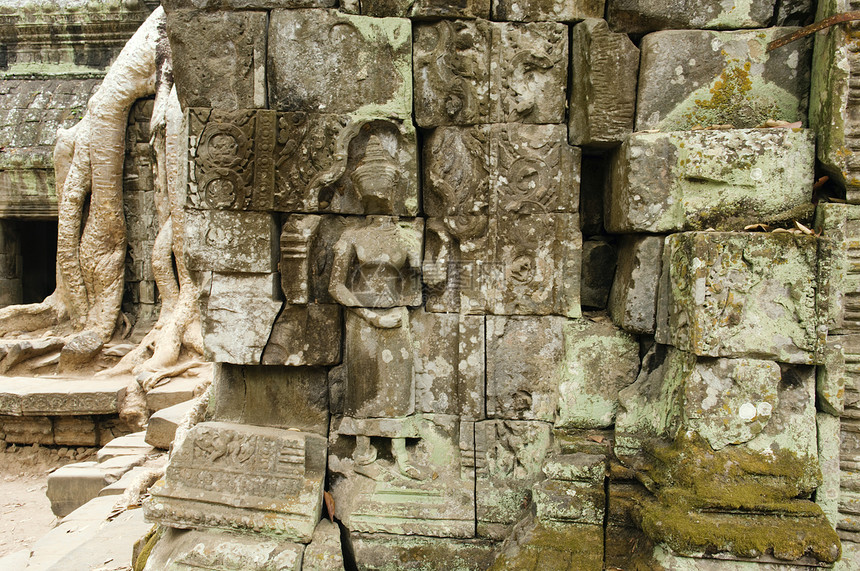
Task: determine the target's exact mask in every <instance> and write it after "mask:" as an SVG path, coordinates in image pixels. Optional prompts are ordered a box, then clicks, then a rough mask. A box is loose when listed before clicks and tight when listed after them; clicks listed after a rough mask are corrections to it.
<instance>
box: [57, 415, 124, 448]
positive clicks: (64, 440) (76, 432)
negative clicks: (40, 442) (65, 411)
mask: <svg viewBox="0 0 860 571" xmlns="http://www.w3.org/2000/svg"><path fill="white" fill-rule="evenodd" d="M51 424H52V425H53V427H52V428H53V432H54V442H53V443H54V444H55V445H57V446H98V445H99V444H101V443H103V442H104V439H105V436H108V438H111V436H110V435H102V434H99V431H100V430H99V429H100V428H101V427H100V426H99V424H100V423H99V422H97V421H96V420H95V419H94V418H93V417H92V416H89V415H87V416H55V417H53V418H52V419H51Z"/></svg>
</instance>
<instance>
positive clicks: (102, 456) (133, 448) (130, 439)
mask: <svg viewBox="0 0 860 571" xmlns="http://www.w3.org/2000/svg"><path fill="white" fill-rule="evenodd" d="M145 438H146V432H143V431H141V432H135V433H134V434H127V435H126V436H120V437H119V438H114V439H113V440H111V441H110V442H108V443H107V444H106V445H105V446H103V447H102V448H101V449H100V450H99V451H98V452H97V453H96V461H98V462H103V461H105V460H110V459H111V458H115V457H117V456H141V455H143V456H145V455H147V454H151V453H152V452H153V451H154V450H153V448H152V446H150V445H149V444H147V443H146V441H145V440H144V439H145Z"/></svg>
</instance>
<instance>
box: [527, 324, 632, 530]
mask: <svg viewBox="0 0 860 571" xmlns="http://www.w3.org/2000/svg"><path fill="white" fill-rule="evenodd" d="M564 345H565V347H564V360H563V361H562V363H563V365H562V370H561V382H560V384H559V385H558V392H559V397H558V411H557V413H556V416H555V426H556V427H560V428H607V427H610V426H612V425H613V424H614V422H615V413H616V411H617V409H618V392H619V391H620V390H622V389H624V388H625V387H627V386H628V385H630V384H632V383H633V382H634V381H635V380H636V376H637V374H638V373H639V343H638V342H637V340H636V338H635V337H634V336H632V335H630V334H629V333H625V332H624V331H621V330H620V329H618V328H617V327H615V326H614V325H612V323H611V322H608V321H603V322H594V321H591V320H588V319H578V320H570V321H567V322H566V323H565V324H564ZM534 346H535V345H534V344H529V345H525V346H524V347H526V348H531V350H533V347H534ZM538 346H540V345H538ZM527 350H529V349H527ZM546 375H547V373H546V372H544V373H543V376H546ZM538 378H541V375H538ZM587 523H594V522H587Z"/></svg>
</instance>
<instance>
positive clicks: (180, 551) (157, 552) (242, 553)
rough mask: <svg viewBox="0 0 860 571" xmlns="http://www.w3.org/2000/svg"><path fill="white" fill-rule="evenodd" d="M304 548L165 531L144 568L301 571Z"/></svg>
mask: <svg viewBox="0 0 860 571" xmlns="http://www.w3.org/2000/svg"><path fill="white" fill-rule="evenodd" d="M304 552H305V546H304V545H302V544H301V543H293V542H291V541H281V540H278V539H276V538H271V537H266V536H262V535H261V534H256V535H249V534H242V533H229V532H226V531H221V530H218V529H190V530H183V529H173V528H167V529H165V531H164V535H163V536H162V537H161V539H160V540H159V541H158V542H156V543H155V546H154V547H153V548H152V552H151V553H150V555H149V557H148V559H147V560H146V561H147V563H146V568H147V569H159V570H160V571H184V570H186V569H224V568H225V567H224V564H225V562H226V564H227V565H230V566H235V567H237V568H239V569H243V570H246V571H271V570H275V571H300V570H301V569H302V560H303V557H302V555H303V553H304Z"/></svg>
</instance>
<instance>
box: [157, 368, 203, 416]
mask: <svg viewBox="0 0 860 571" xmlns="http://www.w3.org/2000/svg"><path fill="white" fill-rule="evenodd" d="M200 382H201V381H200V379H199V378H185V377H175V378H173V379H170V380H168V381H167V382H166V383H164V384H162V385H158V386H157V387H155V388H154V389H152V390H150V391H149V392H147V393H146V408H148V409H149V410H151V411H153V412H155V411H159V410H161V409H163V408H167V407H169V406H173V405H175V404H179V403H181V402H185V401H189V400H191V399H193V398H194V397H195V396H197V393H198V390H199V385H200Z"/></svg>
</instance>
